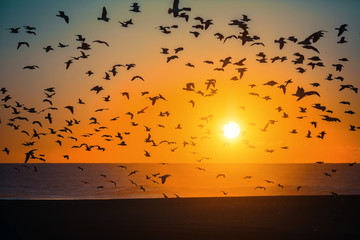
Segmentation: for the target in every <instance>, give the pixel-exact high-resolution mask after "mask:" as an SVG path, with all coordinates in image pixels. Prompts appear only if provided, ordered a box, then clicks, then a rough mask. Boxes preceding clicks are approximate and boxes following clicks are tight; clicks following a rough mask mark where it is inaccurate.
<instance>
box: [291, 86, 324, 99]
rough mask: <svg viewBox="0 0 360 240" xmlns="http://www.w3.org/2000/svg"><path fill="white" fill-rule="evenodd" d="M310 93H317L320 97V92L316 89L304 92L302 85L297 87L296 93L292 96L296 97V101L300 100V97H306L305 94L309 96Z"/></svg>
mask: <svg viewBox="0 0 360 240" xmlns="http://www.w3.org/2000/svg"><path fill="white" fill-rule="evenodd" d="M311 95H317V96H319V97H320V94H319V93H318V92H316V91H308V92H305V89H304V88H302V87H297V90H296V93H295V94H293V96H296V97H298V99H297V101H299V100H301V99H302V98H304V97H306V96H311Z"/></svg>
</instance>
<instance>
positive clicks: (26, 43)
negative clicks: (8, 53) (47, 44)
mask: <svg viewBox="0 0 360 240" xmlns="http://www.w3.org/2000/svg"><path fill="white" fill-rule="evenodd" d="M22 45H25V46H27V47H30V45H29V43H28V42H18V45H17V48H16V49H19V48H20V47H21V46H22Z"/></svg>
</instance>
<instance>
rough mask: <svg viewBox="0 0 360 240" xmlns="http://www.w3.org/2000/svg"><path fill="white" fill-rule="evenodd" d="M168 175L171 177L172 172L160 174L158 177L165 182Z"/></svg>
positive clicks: (162, 182)
mask: <svg viewBox="0 0 360 240" xmlns="http://www.w3.org/2000/svg"><path fill="white" fill-rule="evenodd" d="M154 177H156V176H154ZM168 177H171V175H170V174H165V175H162V176H158V178H160V179H161V184H164V183H165V182H166V179H167V178H168Z"/></svg>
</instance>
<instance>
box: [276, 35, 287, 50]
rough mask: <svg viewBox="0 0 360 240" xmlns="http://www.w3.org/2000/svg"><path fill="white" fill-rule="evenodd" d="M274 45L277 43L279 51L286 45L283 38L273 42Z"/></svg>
mask: <svg viewBox="0 0 360 240" xmlns="http://www.w3.org/2000/svg"><path fill="white" fill-rule="evenodd" d="M274 42H275V43H279V47H280V50H281V49H283V47H284V45H285V44H286V41H285V38H283V37H281V38H279V39H278V40H274Z"/></svg>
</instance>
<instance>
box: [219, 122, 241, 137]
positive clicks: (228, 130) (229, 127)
mask: <svg viewBox="0 0 360 240" xmlns="http://www.w3.org/2000/svg"><path fill="white" fill-rule="evenodd" d="M223 131H224V134H225V136H226V137H227V138H236V137H237V136H239V134H240V127H239V125H237V124H236V123H234V122H229V123H228V124H225V125H224V127H223Z"/></svg>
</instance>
